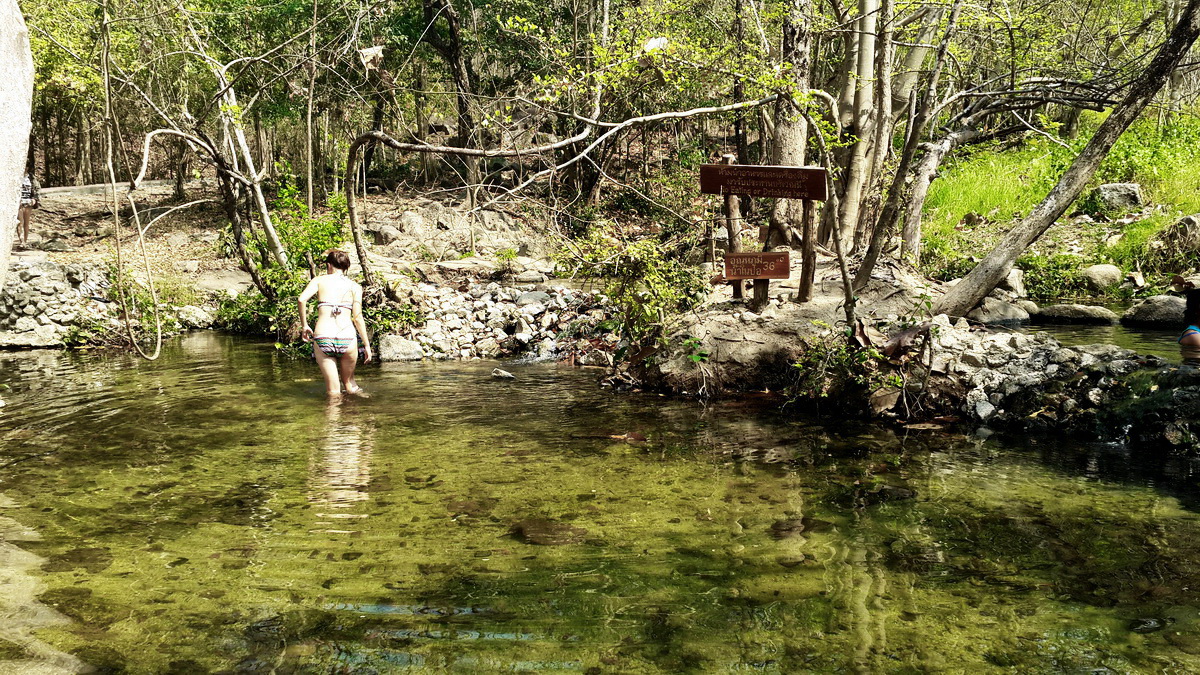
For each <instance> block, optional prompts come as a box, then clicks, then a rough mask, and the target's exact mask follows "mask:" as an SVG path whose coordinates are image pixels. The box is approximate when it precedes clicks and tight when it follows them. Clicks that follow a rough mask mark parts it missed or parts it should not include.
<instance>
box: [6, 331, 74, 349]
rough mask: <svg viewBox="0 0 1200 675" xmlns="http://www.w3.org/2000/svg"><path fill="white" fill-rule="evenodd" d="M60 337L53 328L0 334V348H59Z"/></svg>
mask: <svg viewBox="0 0 1200 675" xmlns="http://www.w3.org/2000/svg"><path fill="white" fill-rule="evenodd" d="M62 345H63V341H62V337H61V335H60V334H59V332H58V331H56V330H54V327H53V326H39V327H38V328H37V329H36V330H31V331H25V332H20V333H17V332H8V331H3V332H0V348H8V349H20V348H26V349H32V348H36V347H61V346H62Z"/></svg>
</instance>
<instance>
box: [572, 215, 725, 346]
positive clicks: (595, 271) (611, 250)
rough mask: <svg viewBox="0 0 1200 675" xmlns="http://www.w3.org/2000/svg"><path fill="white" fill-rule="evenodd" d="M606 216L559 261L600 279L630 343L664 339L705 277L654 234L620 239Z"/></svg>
mask: <svg viewBox="0 0 1200 675" xmlns="http://www.w3.org/2000/svg"><path fill="white" fill-rule="evenodd" d="M620 234H621V233H619V232H618V229H617V228H616V227H615V226H614V225H613V224H612V223H609V222H607V221H601V222H599V223H596V224H595V225H594V226H593V228H592V230H591V231H590V233H589V234H588V236H587V237H585V238H583V239H582V240H580V241H577V242H576V243H575V245H574V247H573V248H574V249H575V251H563V252H562V254H561V255H560V262H559V264H560V266H562V267H566V266H568V265H571V266H578V269H579V271H578V274H579V275H581V276H584V277H590V278H597V279H603V280H605V286H604V293H605V295H607V296H608V297H609V299H610V300H611V301H612V302H613V303H615V304H616V305H617V306H618V307H619V308H620V312H619V315H618V316H619V319H620V323H619V326H618V330H619V334H620V336H621V337H622V338H624V339H626V340H628V341H629V342H630V343H642V344H644V343H647V342H656V341H657V342H661V341H663V340H665V336H666V327H667V323H668V321H669V320H670V319H671V318H672V317H674V316H676V315H678V314H679V313H681V312H685V311H687V310H689V309H691V308H693V307H695V306H696V305H697V304H699V303H700V301H701V300H703V299H704V297H705V295H706V293H707V292H708V288H709V286H708V283H707V280H706V279H705V278H704V276H703V275H702V274H701V273H700V271H699V270H698V269H697V268H695V267H692V266H689V265H687V264H686V263H685V262H684V260H683V255H682V254H683V251H682V250H680V249H679V248H678V247H673V246H670V245H669V244H668V243H666V242H664V241H662V240H661V239H657V238H646V239H628V240H625V239H622V238H620Z"/></svg>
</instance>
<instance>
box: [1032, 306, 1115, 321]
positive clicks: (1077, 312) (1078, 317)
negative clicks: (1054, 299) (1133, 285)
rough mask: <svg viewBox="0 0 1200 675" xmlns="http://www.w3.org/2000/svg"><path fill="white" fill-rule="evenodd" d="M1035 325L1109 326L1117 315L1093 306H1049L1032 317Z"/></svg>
mask: <svg viewBox="0 0 1200 675" xmlns="http://www.w3.org/2000/svg"><path fill="white" fill-rule="evenodd" d="M1033 320H1034V321H1035V322H1036V323H1086V324H1095V325H1100V326H1111V325H1112V324H1114V323H1116V322H1117V315H1116V313H1115V312H1113V311H1112V310H1110V309H1106V308H1104V307H1096V306H1094V305H1050V306H1048V307H1042V308H1040V309H1039V310H1038V312H1037V314H1035V315H1033Z"/></svg>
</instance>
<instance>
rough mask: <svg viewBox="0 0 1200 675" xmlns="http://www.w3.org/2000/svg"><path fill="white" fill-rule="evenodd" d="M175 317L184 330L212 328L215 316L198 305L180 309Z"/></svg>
mask: <svg viewBox="0 0 1200 675" xmlns="http://www.w3.org/2000/svg"><path fill="white" fill-rule="evenodd" d="M175 316H176V317H177V318H178V319H179V323H180V324H182V325H183V327H184V328H211V327H212V325H213V315H212V314H211V313H210V312H209V311H208V310H206V309H204V308H203V307H197V306H196V305H184V306H183V307H180V308H179V309H178V310H176V312H175Z"/></svg>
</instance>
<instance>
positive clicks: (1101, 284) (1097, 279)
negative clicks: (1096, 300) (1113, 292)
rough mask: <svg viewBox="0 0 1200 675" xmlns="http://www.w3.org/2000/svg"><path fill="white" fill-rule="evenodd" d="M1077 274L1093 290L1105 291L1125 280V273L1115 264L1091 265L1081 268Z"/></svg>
mask: <svg viewBox="0 0 1200 675" xmlns="http://www.w3.org/2000/svg"><path fill="white" fill-rule="evenodd" d="M1079 274H1080V276H1082V277H1083V280H1084V282H1085V283H1086V284H1087V285H1088V287H1089V288H1091V289H1092V290H1094V291H1107V290H1108V289H1110V288H1112V287H1113V286H1117V285H1119V284H1120V283H1121V282H1122V281H1124V280H1125V273H1124V272H1122V271H1121V268H1120V267H1117V266H1116V265H1107V264H1105V265H1092V266H1090V267H1085V268H1083V270H1082V271H1081V272H1080V273H1079Z"/></svg>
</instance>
